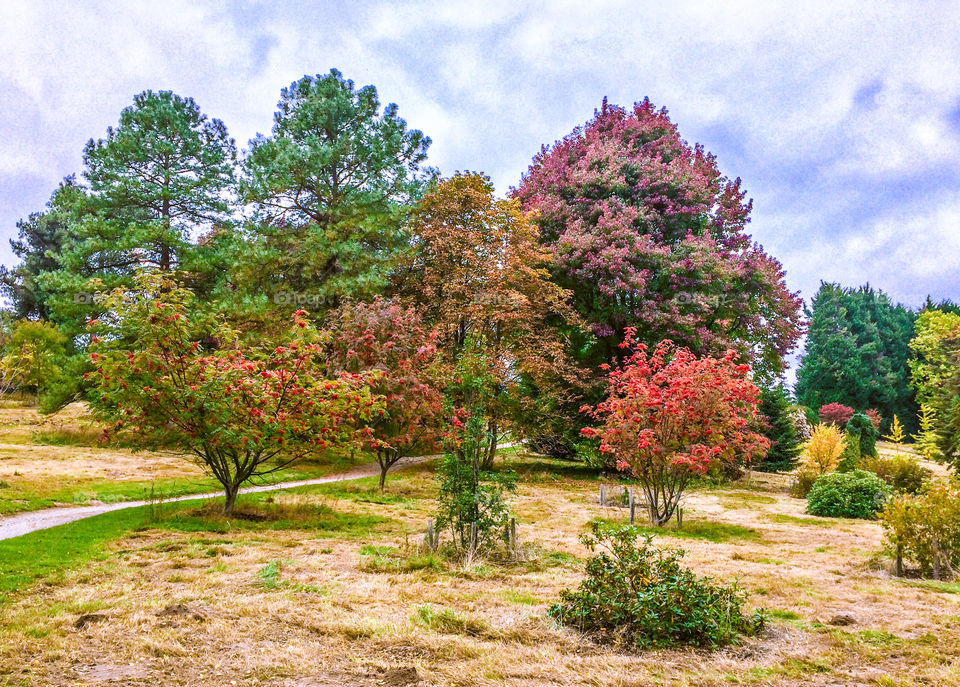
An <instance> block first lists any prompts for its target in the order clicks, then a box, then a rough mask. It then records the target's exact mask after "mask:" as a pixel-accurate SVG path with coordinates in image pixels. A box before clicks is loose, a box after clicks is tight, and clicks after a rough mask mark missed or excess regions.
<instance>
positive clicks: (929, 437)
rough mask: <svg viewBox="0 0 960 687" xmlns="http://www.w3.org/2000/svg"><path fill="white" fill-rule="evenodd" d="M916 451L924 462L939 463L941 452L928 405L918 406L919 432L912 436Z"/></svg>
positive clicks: (935, 426)
mask: <svg viewBox="0 0 960 687" xmlns="http://www.w3.org/2000/svg"><path fill="white" fill-rule="evenodd" d="M913 440H914V441H915V442H916V449H917V451H919V453H920V455H921V456H923V457H924V458H925V459H926V460H932V461H941V460H943V452H942V451H941V450H940V443H939V440H938V437H937V422H936V417H935V416H934V411H933V410H932V409H931V407H930V404H928V403H923V404H921V405H920V431H919V432H918V433H917V434H914V435H913Z"/></svg>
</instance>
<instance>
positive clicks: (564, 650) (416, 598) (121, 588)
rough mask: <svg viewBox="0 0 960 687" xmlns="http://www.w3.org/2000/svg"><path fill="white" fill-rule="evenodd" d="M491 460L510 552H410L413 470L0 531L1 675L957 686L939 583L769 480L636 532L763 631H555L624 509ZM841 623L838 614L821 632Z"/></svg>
mask: <svg viewBox="0 0 960 687" xmlns="http://www.w3.org/2000/svg"><path fill="white" fill-rule="evenodd" d="M504 460H510V461H511V463H512V465H513V467H514V468H515V469H517V471H518V472H519V473H521V474H522V475H524V476H530V477H531V478H532V479H529V480H527V479H524V480H522V481H521V485H520V488H519V491H518V493H517V495H516V497H515V508H516V512H517V515H518V519H519V522H520V529H519V537H520V541H521V544H522V554H521V555H519V556H518V557H517V558H516V559H514V560H507V561H499V562H492V561H482V560H476V561H473V562H471V563H469V564H458V565H453V566H451V565H448V564H445V563H444V562H443V561H441V560H438V559H436V558H435V557H432V556H431V555H430V554H429V552H426V551H425V550H424V549H422V548H418V545H419V543H420V541H421V540H422V532H423V529H424V527H425V524H426V522H427V519H428V518H429V517H430V516H431V514H432V509H433V498H434V496H435V484H434V480H433V476H432V473H431V467H430V466H429V465H420V466H416V467H415V468H413V469H411V470H408V471H404V472H400V473H397V475H396V476H395V477H393V478H392V479H391V481H390V482H389V483H388V487H387V491H386V492H385V493H382V494H381V493H380V492H378V491H377V490H376V488H375V483H374V480H372V479H365V480H358V481H356V482H350V483H336V484H327V485H320V486H314V487H304V488H299V489H296V490H293V491H291V492H282V493H281V492H278V493H276V494H257V495H255V496H253V495H251V496H249V497H247V498H246V500H245V501H243V502H242V503H241V505H240V513H241V517H239V518H237V519H235V520H232V521H225V520H223V519H222V518H221V517H220V516H219V515H218V514H217V509H216V507H215V505H204V504H202V503H198V502H187V503H182V504H177V505H176V506H166V507H164V509H162V510H161V511H160V512H157V511H156V510H154V511H150V512H146V511H145V510H135V509H132V510H129V511H123V512H118V513H114V514H110V515H107V516H101V517H98V518H93V519H90V520H87V521H82V522H78V523H73V524H72V525H69V526H65V527H63V528H58V529H57V530H52V531H50V532H48V533H36V534H34V535H28V537H24V538H22V539H21V540H11V542H7V543H5V546H4V547H0V556H2V558H0V560H3V561H4V563H3V565H4V568H3V579H4V585H5V586H6V589H7V595H6V598H5V599H4V601H2V602H0V603H2V605H0V608H2V614H0V676H5V678H6V680H7V682H8V683H9V684H25V685H75V684H106V683H110V681H112V683H113V684H118V683H119V684H131V685H134V684H147V683H151V682H152V683H155V682H157V681H158V680H159V681H161V682H162V684H164V685H195V684H223V685H229V684H237V685H291V686H293V685H348V686H352V685H376V684H393V685H403V684H415V682H414V679H415V678H419V679H421V683H420V684H424V685H476V686H478V687H479V686H480V685H503V684H506V685H517V686H519V685H655V684H663V685H667V684H670V685H673V684H678V685H702V686H707V685H715V686H719V685H730V684H753V685H796V686H799V685H836V684H842V685H881V686H884V687H893V686H895V685H896V686H906V685H917V686H919V685H946V684H957V683H958V682H960V623H958V622H957V618H958V617H960V593H958V592H957V587H956V585H950V584H918V583H909V582H906V581H902V580H895V579H892V578H891V577H890V576H889V575H888V574H887V573H886V572H885V571H884V570H882V569H876V566H875V565H874V564H873V561H874V560H875V558H876V556H875V552H876V551H877V550H878V548H879V547H880V544H881V532H880V528H879V526H878V525H877V524H876V523H872V522H864V521H853V520H840V521H837V520H830V519H825V518H810V517H809V516H805V515H804V513H803V508H804V502H803V501H801V500H798V499H795V498H792V497H790V496H789V495H788V494H787V491H786V489H787V483H788V481H789V478H786V477H780V476H768V475H754V476H751V477H750V478H749V480H750V481H749V482H748V483H746V484H738V485H730V486H728V487H716V486H711V487H709V488H707V487H702V488H697V489H696V490H694V491H692V492H690V493H689V494H688V495H687V496H686V498H685V503H684V512H685V516H684V529H681V530H679V531H678V530H676V529H675V523H671V525H670V526H669V527H668V528H667V529H665V530H663V531H656V530H649V531H650V532H651V533H653V534H655V535H658V536H657V537H656V539H657V541H658V542H660V544H661V545H665V546H682V547H683V548H685V549H686V550H687V552H688V553H687V556H686V561H687V563H688V564H689V565H691V566H692V567H693V568H695V569H696V570H697V571H698V572H699V573H700V574H706V575H712V576H714V577H717V578H719V579H722V580H733V579H737V580H739V584H740V585H741V587H742V588H744V589H745V590H746V591H747V592H748V593H749V594H750V596H749V598H748V606H749V607H751V608H752V607H754V606H763V607H765V608H767V609H770V617H771V620H770V627H769V629H768V630H767V632H766V633H765V635H764V636H762V637H759V638H757V639H750V640H745V641H744V642H743V643H742V644H741V645H740V646H734V647H729V648H727V649H723V650H720V651H716V652H709V651H682V650H660V651H653V652H645V653H640V652H636V651H630V650H617V649H613V648H607V647H602V646H597V645H595V644H593V643H591V642H590V641H589V640H588V639H586V638H583V637H581V636H579V635H578V633H576V632H575V631H573V630H570V629H564V628H558V627H556V626H555V625H554V624H553V623H552V622H551V621H550V620H549V618H548V617H547V615H546V610H547V608H548V607H549V605H550V604H551V603H552V602H553V601H554V600H555V599H556V598H557V596H558V594H559V593H560V591H561V590H562V589H564V588H569V587H572V586H575V585H576V584H577V583H578V581H579V579H580V576H581V575H582V560H583V558H584V557H585V556H586V554H587V552H586V551H585V549H584V548H583V547H582V546H581V544H580V543H579V542H578V538H579V535H580V534H582V533H583V532H585V531H586V530H587V528H588V527H589V524H590V522H591V521H593V520H595V519H603V520H606V521H611V522H617V521H625V520H626V518H627V512H626V509H622V508H617V507H612V506H607V507H602V506H600V505H599V504H598V503H597V499H596V494H597V485H598V480H597V478H596V477H595V476H594V475H591V474H586V473H584V472H583V471H582V470H580V469H578V468H576V467H574V466H567V467H568V469H562V470H554V468H555V467H561V466H556V465H555V464H553V463H551V462H549V461H544V460H542V459H539V458H536V457H532V456H526V455H523V454H520V455H516V456H512V457H509V458H505V459H504ZM606 482H607V483H608V484H609V485H610V489H611V490H612V489H614V485H615V484H616V482H615V480H614V479H612V478H608V479H606ZM745 487H746V488H745ZM757 493H762V494H763V495H764V496H766V497H767V498H762V499H757V498H750V494H757ZM18 542H19V543H18ZM0 544H3V543H0ZM10 557H17V558H19V559H21V560H20V562H19V563H18V564H17V565H12V564H10V563H9V558H10ZM17 569H18V570H20V572H19V573H13V574H11V571H15V570H17ZM26 569H29V570H26ZM17 575H19V577H17ZM31 580H33V581H31ZM14 587H19V588H18V589H15V590H14ZM839 614H849V615H851V616H852V617H853V624H851V625H842V626H841V625H833V624H831V620H832V619H833V618H834V616H837V615H839ZM2 679H3V678H0V684H3V682H2Z"/></svg>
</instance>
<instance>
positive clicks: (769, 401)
mask: <svg viewBox="0 0 960 687" xmlns="http://www.w3.org/2000/svg"><path fill="white" fill-rule="evenodd" d="M760 414H761V415H763V416H764V417H765V418H766V422H767V424H766V427H765V428H764V430H763V434H764V436H766V437H767V439H769V440H770V448H769V449H768V450H767V453H766V455H765V456H764V457H763V458H762V459H761V460H760V461H759V462H758V463H756V464H755V465H754V467H755V468H756V469H757V470H762V471H764V472H781V471H782V472H786V471H789V470H792V469H793V468H794V467H795V466H796V463H797V458H798V457H799V456H800V454H801V453H802V452H803V446H802V444H801V441H800V437H799V434H798V432H797V425H796V421H795V419H794V414H795V413H794V409H793V407H792V406H791V405H790V399H789V398H788V396H787V392H786V390H785V389H784V387H783V385H782V384H779V385H777V386H774V387H768V388H763V389H761V390H760Z"/></svg>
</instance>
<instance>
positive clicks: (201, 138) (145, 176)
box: [40, 91, 237, 333]
mask: <svg viewBox="0 0 960 687" xmlns="http://www.w3.org/2000/svg"><path fill="white" fill-rule="evenodd" d="M236 153H237V151H236V146H235V144H234V142H233V140H232V139H231V138H230V137H229V136H228V135H227V129H226V126H224V124H223V122H221V121H220V120H219V119H208V117H207V116H206V115H205V114H203V113H202V112H201V110H200V107H199V106H198V105H197V104H196V102H194V100H193V99H192V98H184V97H181V96H179V95H176V94H175V93H172V92H170V91H159V92H154V91H144V92H143V93H140V94H138V95H136V96H135V97H134V99H133V105H131V106H130V107H127V108H125V109H124V110H123V111H122V112H121V113H120V122H119V124H118V125H117V127H116V128H113V127H110V128H108V129H107V135H106V138H103V139H100V140H97V141H94V140H93V139H91V140H90V141H89V142H88V143H87V145H86V148H85V149H84V155H83V160H84V166H85V169H84V172H83V177H84V180H85V181H86V184H87V185H86V187H84V186H76V187H75V188H73V189H69V190H70V191H71V192H70V193H69V194H64V195H65V197H63V198H61V199H59V202H58V210H59V212H60V215H61V216H63V217H64V218H65V221H66V222H67V224H68V234H69V237H68V240H64V241H63V242H62V245H61V247H60V251H59V252H58V253H57V254H56V256H55V257H56V260H57V263H58V265H59V269H58V270H56V271H53V272H50V273H47V274H45V275H44V277H43V278H42V279H41V280H40V282H41V286H42V287H43V288H44V289H45V290H47V291H48V292H50V293H51V294H54V295H53V296H52V300H53V304H52V307H53V310H54V314H55V317H56V318H57V319H60V320H64V321H65V322H66V321H69V322H75V321H77V320H82V319H83V318H85V317H86V316H87V314H89V313H91V312H95V310H94V309H93V308H92V307H91V306H92V304H91V303H90V299H89V298H87V297H85V294H86V293H87V292H89V291H90V288H89V286H88V282H89V281H90V279H92V278H97V279H100V280H101V283H102V285H103V287H105V288H108V289H111V288H114V287H118V286H123V285H129V284H131V283H132V281H133V277H134V275H135V273H136V272H137V270H140V269H151V268H155V269H160V270H163V271H173V270H180V271H181V272H185V273H187V275H186V276H189V272H190V271H191V270H193V269H195V268H196V267H197V266H196V265H195V264H193V261H192V252H193V250H194V249H195V243H194V241H195V239H196V237H197V236H198V235H199V234H200V233H201V232H203V231H207V230H209V229H210V228H212V227H213V226H216V225H221V224H223V223H225V222H227V221H228V220H229V218H230V212H231V209H232V208H231V203H230V192H231V188H232V186H233V183H234V167H235V164H236ZM71 333H78V332H71Z"/></svg>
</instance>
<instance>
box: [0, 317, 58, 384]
mask: <svg viewBox="0 0 960 687" xmlns="http://www.w3.org/2000/svg"><path fill="white" fill-rule="evenodd" d="M68 344H69V340H68V339H67V337H66V336H64V335H63V334H62V333H61V332H60V329H59V328H58V327H57V325H55V324H51V323H49V322H42V321H32V320H20V321H19V322H17V323H16V324H15V325H14V326H13V329H12V331H11V332H10V335H9V337H8V338H7V340H6V342H5V343H4V345H3V347H2V350H0V355H2V357H0V375H2V379H3V384H4V387H6V389H7V390H9V389H11V388H15V389H18V390H22V391H30V392H34V393H37V394H38V395H42V394H43V393H44V392H46V391H47V390H48V389H50V388H51V387H52V386H55V385H56V384H58V383H61V380H62V379H63V377H64V373H65V372H64V368H65V366H66V364H67V346H68Z"/></svg>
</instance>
